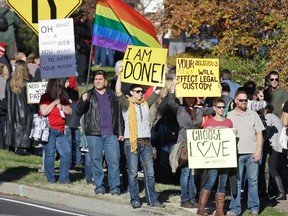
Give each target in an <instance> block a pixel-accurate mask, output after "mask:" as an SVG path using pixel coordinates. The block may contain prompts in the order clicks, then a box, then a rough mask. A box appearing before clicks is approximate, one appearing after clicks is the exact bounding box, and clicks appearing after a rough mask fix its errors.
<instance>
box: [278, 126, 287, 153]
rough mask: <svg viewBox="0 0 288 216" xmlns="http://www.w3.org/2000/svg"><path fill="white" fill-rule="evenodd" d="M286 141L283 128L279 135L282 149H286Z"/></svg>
mask: <svg viewBox="0 0 288 216" xmlns="http://www.w3.org/2000/svg"><path fill="white" fill-rule="evenodd" d="M287 141H288V138H287V134H286V128H285V127H283V128H282V130H281V133H280V137H279V142H280V145H281V146H282V148H283V149H287Z"/></svg>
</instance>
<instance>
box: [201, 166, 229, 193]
mask: <svg viewBox="0 0 288 216" xmlns="http://www.w3.org/2000/svg"><path fill="white" fill-rule="evenodd" d="M218 173H219V180H218V186H217V192H218V193H225V188H226V182H227V179H228V174H229V169H209V170H208V179H207V181H206V183H205V184H204V186H203V189H205V190H208V191H211V190H212V188H213V186H214V184H215V182H216V179H217V176H218Z"/></svg>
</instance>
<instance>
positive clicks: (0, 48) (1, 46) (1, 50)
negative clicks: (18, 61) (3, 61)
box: [0, 42, 5, 54]
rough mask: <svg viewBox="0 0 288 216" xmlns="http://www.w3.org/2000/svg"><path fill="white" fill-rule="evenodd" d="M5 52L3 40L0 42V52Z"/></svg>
mask: <svg viewBox="0 0 288 216" xmlns="http://www.w3.org/2000/svg"><path fill="white" fill-rule="evenodd" d="M4 53H5V42H2V43H0V54H4Z"/></svg>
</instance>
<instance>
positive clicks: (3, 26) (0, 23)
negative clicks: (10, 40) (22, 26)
mask: <svg viewBox="0 0 288 216" xmlns="http://www.w3.org/2000/svg"><path fill="white" fill-rule="evenodd" d="M8 12H9V10H5V11H4V12H3V13H2V14H0V31H1V32H5V31H7V29H8V27H9V25H8V20H7V18H6V16H5V15H6V14H7V13H8Z"/></svg>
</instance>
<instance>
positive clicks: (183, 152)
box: [178, 140, 188, 167]
mask: <svg viewBox="0 0 288 216" xmlns="http://www.w3.org/2000/svg"><path fill="white" fill-rule="evenodd" d="M179 151H180V154H179V159H178V165H179V167H182V166H185V165H187V164H188V145H187V141H186V140H183V141H182V142H181V146H180V147H179Z"/></svg>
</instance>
